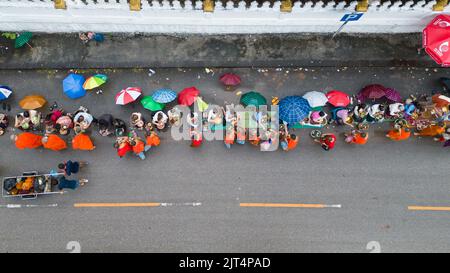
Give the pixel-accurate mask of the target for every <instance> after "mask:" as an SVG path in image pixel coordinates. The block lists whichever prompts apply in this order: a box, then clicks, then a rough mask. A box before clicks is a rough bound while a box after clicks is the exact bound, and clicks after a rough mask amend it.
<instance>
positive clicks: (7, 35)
mask: <svg viewBox="0 0 450 273" xmlns="http://www.w3.org/2000/svg"><path fill="white" fill-rule="evenodd" d="M2 37H5V38H7V39H11V40H15V39H16V37H17V35H16V33H14V32H3V33H2Z"/></svg>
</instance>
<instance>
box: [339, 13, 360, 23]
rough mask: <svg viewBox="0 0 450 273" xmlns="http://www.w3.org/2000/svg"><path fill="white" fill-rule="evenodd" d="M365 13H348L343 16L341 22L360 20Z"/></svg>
mask: <svg viewBox="0 0 450 273" xmlns="http://www.w3.org/2000/svg"><path fill="white" fill-rule="evenodd" d="M363 14H364V13H347V14H345V15H344V16H343V17H342V18H341V22H351V21H358V20H359V18H361V17H362V16H363Z"/></svg>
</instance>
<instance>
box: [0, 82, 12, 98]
mask: <svg viewBox="0 0 450 273" xmlns="http://www.w3.org/2000/svg"><path fill="white" fill-rule="evenodd" d="M11 94H12V89H11V88H9V87H8V86H5V85H0V100H6V99H7V98H9V96H11Z"/></svg>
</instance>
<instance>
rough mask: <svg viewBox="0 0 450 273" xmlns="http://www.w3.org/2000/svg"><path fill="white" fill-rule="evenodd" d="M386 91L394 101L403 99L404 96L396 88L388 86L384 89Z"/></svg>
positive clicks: (388, 96) (387, 95)
mask: <svg viewBox="0 0 450 273" xmlns="http://www.w3.org/2000/svg"><path fill="white" fill-rule="evenodd" d="M384 93H386V95H385V97H386V98H387V99H388V100H390V101H393V102H401V101H402V96H401V95H400V93H399V92H398V91H397V90H395V89H394V88H386V89H385V90H384Z"/></svg>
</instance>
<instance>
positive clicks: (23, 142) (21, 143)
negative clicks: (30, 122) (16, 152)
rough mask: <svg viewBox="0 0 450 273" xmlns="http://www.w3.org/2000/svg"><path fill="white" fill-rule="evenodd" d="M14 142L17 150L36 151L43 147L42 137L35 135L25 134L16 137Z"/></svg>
mask: <svg viewBox="0 0 450 273" xmlns="http://www.w3.org/2000/svg"><path fill="white" fill-rule="evenodd" d="M13 140H14V141H15V144H16V147H17V149H20V150H23V149H36V148H38V147H41V146H42V136H40V135H36V134H33V133H29V132H25V133H21V134H18V135H15V136H14V138H13Z"/></svg>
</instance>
